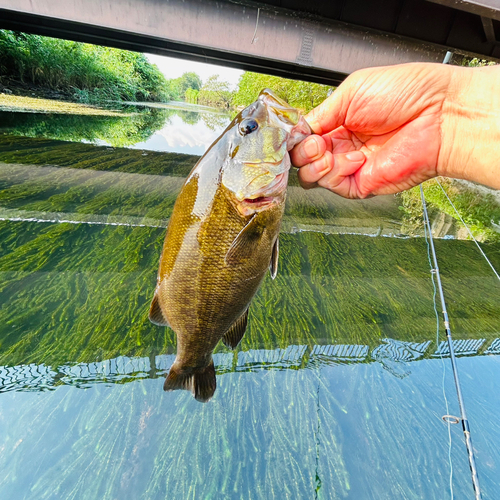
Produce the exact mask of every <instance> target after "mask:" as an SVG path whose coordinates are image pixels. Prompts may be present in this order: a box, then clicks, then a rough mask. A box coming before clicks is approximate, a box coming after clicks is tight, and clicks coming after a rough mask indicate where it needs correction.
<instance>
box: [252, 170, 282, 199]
mask: <svg viewBox="0 0 500 500" xmlns="http://www.w3.org/2000/svg"><path fill="white" fill-rule="evenodd" d="M287 182H288V170H287V171H286V172H283V173H281V174H278V175H277V176H276V177H275V178H274V179H273V180H272V181H271V182H270V183H269V184H267V186H263V187H261V188H260V189H258V190H257V191H255V193H253V194H252V195H251V196H249V197H248V198H244V200H243V201H244V202H246V203H260V202H264V201H266V200H269V201H272V200H274V199H275V198H281V197H282V195H283V192H284V191H285V189H286V185H287Z"/></svg>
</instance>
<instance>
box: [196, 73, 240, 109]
mask: <svg viewBox="0 0 500 500" xmlns="http://www.w3.org/2000/svg"><path fill="white" fill-rule="evenodd" d="M231 98H232V93H231V90H230V87H229V83H228V82H224V81H221V80H219V75H212V76H211V77H209V78H208V80H207V81H206V83H205V85H203V87H202V88H201V90H200V92H199V94H198V103H199V104H204V105H206V106H213V107H216V108H226V109H227V108H229V107H230V105H231Z"/></svg>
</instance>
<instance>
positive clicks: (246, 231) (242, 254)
mask: <svg viewBox="0 0 500 500" xmlns="http://www.w3.org/2000/svg"><path fill="white" fill-rule="evenodd" d="M263 231H264V228H263V227H262V226H260V225H258V224H257V220H256V217H255V215H254V216H253V217H252V218H251V219H250V221H249V222H248V224H247V225H246V226H245V227H244V228H243V229H242V230H241V231H240V232H239V233H238V236H236V238H235V239H234V241H233V243H232V245H231V246H230V247H229V250H228V251H227V253H226V257H225V258H224V261H225V263H226V264H227V265H228V266H231V265H236V264H241V263H242V261H245V260H247V259H250V258H251V257H252V256H253V255H254V254H255V252H256V251H257V248H258V246H259V242H260V239H261V236H262V233H263Z"/></svg>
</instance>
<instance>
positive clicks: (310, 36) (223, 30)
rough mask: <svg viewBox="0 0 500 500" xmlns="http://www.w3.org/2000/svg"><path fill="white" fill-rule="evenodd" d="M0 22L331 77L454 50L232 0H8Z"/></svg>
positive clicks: (2, 2)
mask: <svg viewBox="0 0 500 500" xmlns="http://www.w3.org/2000/svg"><path fill="white" fill-rule="evenodd" d="M258 5H259V6H258ZM0 27H2V28H8V29H17V30H21V31H27V32H32V33H38V34H43V35H48V36H54V37H61V38H68V39H73V40H78V41H86V42H90V43H98V44H103V45H110V46H115V47H120V48H126V49H131V50H137V51H143V52H150V53H156V54H163V55H168V56H176V57H181V58H187V59H192V60H196V61H201V62H208V63H216V64H224V65H226V66H231V67H236V68H241V69H244V70H251V71H257V72H264V73H270V74H275V75H280V76H286V77H289V78H296V79H304V80H310V81H317V82H321V83H328V84H338V83H340V82H341V81H342V80H343V79H344V78H345V77H346V76H347V75H349V74H350V73H352V72H353V71H355V70H357V69H360V68H365V67H369V66H384V65H390V64H397V63H406V62H415V61H426V62H441V61H442V60H443V57H444V55H445V53H446V48H444V47H441V46H437V45H432V44H425V43H421V42H418V41H416V40H411V39H407V38H403V37H398V36H397V35H392V34H384V33H381V32H377V31H374V30H370V29H364V28H359V27H355V26H353V25H348V24H346V23H341V22H336V21H331V20H326V19H323V18H314V17H308V16H307V15H306V14H300V13H296V12H292V11H287V10H282V9H278V8H276V9H275V8H273V7H270V6H265V5H263V4H254V3H247V4H244V3H241V2H238V3H235V2H229V1H218V2H215V1H208V0H167V1H160V0H136V1H134V0H107V1H103V0H85V1H84V2H82V1H81V0H44V1H43V2H33V1H32V0H0Z"/></svg>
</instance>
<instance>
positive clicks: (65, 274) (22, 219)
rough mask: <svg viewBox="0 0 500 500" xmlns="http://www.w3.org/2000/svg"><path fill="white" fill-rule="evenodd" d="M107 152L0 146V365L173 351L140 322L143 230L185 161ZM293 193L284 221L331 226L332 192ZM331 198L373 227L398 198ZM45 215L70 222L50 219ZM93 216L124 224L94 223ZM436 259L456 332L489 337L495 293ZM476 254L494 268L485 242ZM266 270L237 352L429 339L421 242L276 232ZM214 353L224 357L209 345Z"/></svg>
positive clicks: (144, 317)
mask: <svg viewBox="0 0 500 500" xmlns="http://www.w3.org/2000/svg"><path fill="white" fill-rule="evenodd" d="M108 149H109V148H108ZM108 149H107V148H105V147H95V146H92V145H88V144H71V143H64V142H56V141H50V140H47V139H30V138H20V137H16V138H13V137H9V136H3V137H2V138H1V143H0V162H3V163H0V166H1V169H0V186H1V191H0V205H1V208H2V210H4V212H3V213H2V214H1V215H2V217H3V218H5V211H6V210H8V211H9V218H10V220H4V221H3V222H0V272H1V273H2V283H1V285H0V303H1V304H2V306H1V307H0V346H1V347H0V365H12V364H20V363H31V362H33V363H38V364H39V363H46V364H50V365H53V366H57V365H59V364H63V363H74V362H80V361H81V362H90V361H95V360H100V359H109V358H113V357H116V356H119V355H126V356H133V355H137V356H149V355H151V354H152V353H153V354H162V353H165V352H168V353H172V352H174V351H175V336H174V334H173V332H172V331H171V330H170V329H168V328H160V327H156V326H154V325H152V324H151V323H150V322H149V320H148V314H147V313H148V308H149V303H150V300H151V296H152V293H153V290H154V284H155V280H156V269H157V264H158V258H159V255H160V250H161V246H162V242H163V238H164V227H154V225H155V224H156V223H155V222H154V221H159V220H163V221H164V220H165V219H167V218H168V217H169V215H170V213H171V210H172V207H173V204H174V201H175V198H176V195H177V192H178V190H179V189H180V186H181V184H182V182H183V177H184V176H185V175H187V173H188V172H189V170H190V168H191V167H192V165H194V163H195V162H196V160H197V157H196V156H190V155H180V154H174V153H154V152H147V156H143V155H144V152H143V151H140V150H127V149H114V150H111V151H108ZM294 189H295V188H293V187H292V188H290V193H289V203H288V206H287V214H286V217H287V220H294V218H297V219H299V220H301V221H305V220H308V219H309V220H311V221H313V222H314V221H315V222H317V221H318V220H319V219H320V218H324V219H325V220H327V221H328V220H331V221H335V220H337V218H338V217H339V214H338V213H337V212H338V211H339V208H338V207H339V205H336V204H335V201H334V199H332V197H330V198H329V199H330V200H332V201H331V202H324V201H321V200H322V199H323V198H322V191H320V190H317V191H316V192H312V193H305V192H303V191H299V192H297V193H296V192H295V190H294ZM296 189H298V188H296ZM299 194H300V196H299ZM297 196H298V198H297ZM394 201H395V200H394ZM329 203H331V204H329ZM342 203H350V204H349V205H345V207H344V208H342V210H341V215H342V216H343V217H346V216H347V217H348V216H349V213H350V212H351V213H352V215H351V216H352V217H355V214H357V216H358V218H360V219H362V218H363V217H370V216H372V217H373V216H375V215H376V213H377V210H379V212H378V213H379V216H381V217H382V218H393V217H394V216H395V215H394V212H397V203H393V204H392V208H389V207H387V208H384V203H385V202H384V201H383V200H371V201H366V202H362V203H365V204H367V205H366V208H363V207H365V205H362V204H361V205H360V204H358V203H356V202H352V201H351V202H348V201H342ZM380 203H381V204H380ZM368 204H370V205H368ZM308 206H309V207H310V208H311V209H308V208H307V207H308ZM340 206H341V205H340ZM378 207H380V208H378ZM318 210H319V211H318ZM363 210H364V211H363ZM360 211H361V212H360ZM43 213H45V214H47V216H46V218H45V219H40V221H39V222H37V221H36V219H38V217H37V216H36V214H43ZM13 214H14V215H13ZM54 214H63V216H64V217H63V218H64V219H65V220H71V218H72V217H73V219H74V220H75V223H54V222H49V221H50V220H51V219H52V218H54V217H55V215H54ZM85 214H86V217H87V219H88V222H87V223H85V222H83V219H82V216H83V215H85ZM370 214H371V215H370ZM104 216H113V217H122V219H121V220H124V221H125V223H124V224H123V225H118V226H117V225H106V224H105V223H104V224H102V223H101V222H99V221H101V220H103V219H102V217H104ZM127 218H129V219H127ZM33 219H35V220H33ZM127 220H130V221H132V222H133V223H126V221H127ZM78 221H82V222H81V223H78ZM147 221H152V222H151V223H148V222H147ZM89 222H90V223H89ZM376 223H378V222H376ZM148 224H150V225H148ZM319 230H321V227H319ZM437 251H438V253H439V255H440V267H441V271H442V275H443V282H444V285H445V286H446V287H447V290H446V292H447V295H448V296H449V300H450V306H449V307H450V315H451V317H452V318H454V324H453V327H454V332H455V334H456V335H457V336H460V335H465V336H466V337H467V338H475V337H476V336H483V338H484V336H487V337H488V338H489V336H491V335H496V332H498V329H499V327H500V324H499V323H498V321H499V320H498V318H499V316H498V310H497V309H498V305H497V301H496V297H497V293H496V288H495V287H497V286H498V284H497V282H496V281H495V280H494V278H490V275H491V271H490V269H489V268H488V267H487V266H486V265H485V263H484V262H483V261H482V260H481V259H480V256H479V255H478V254H477V250H476V248H475V247H474V245H473V244H472V243H471V242H467V241H456V240H451V241H449V240H439V241H437ZM487 251H488V253H489V256H490V258H491V259H492V261H493V262H494V264H495V265H496V266H497V267H498V266H500V251H499V248H498V245H497V246H495V245H492V246H490V247H489V248H488V249H487ZM465 261H466V262H467V266H466V267H464V265H463V263H464V262H465ZM279 266H280V267H279V273H278V276H277V278H276V280H274V281H273V280H271V279H269V278H266V279H265V281H264V284H263V286H262V288H261V290H260V292H259V293H258V294H257V296H256V297H255V299H254V301H253V304H252V306H251V308H250V320H249V327H248V331H247V333H246V335H245V337H244V339H243V341H242V344H241V347H240V349H242V350H244V351H246V350H248V349H258V348H266V349H276V348H278V347H279V348H286V347H287V346H289V345H307V346H310V347H312V346H314V345H315V344H320V345H321V344H358V345H368V346H371V347H375V346H377V345H379V344H380V343H381V342H382V339H384V338H386V337H391V338H395V339H399V340H404V341H409V342H422V341H425V340H429V339H432V338H433V336H434V334H435V316H434V310H433V306H432V283H431V281H430V279H429V264H428V261H427V253H426V244H425V241H424V240H423V239H422V238H413V239H411V238H410V239H395V238H384V237H378V238H371V237H368V236H360V235H350V234H325V233H322V232H303V233H301V232H299V233H297V234H293V233H292V234H286V233H285V234H282V235H281V244H280V264H279ZM457 280H458V282H457ZM493 332H494V333H493ZM218 350H219V352H226V350H225V348H224V347H223V346H222V345H221V346H219V347H218Z"/></svg>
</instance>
